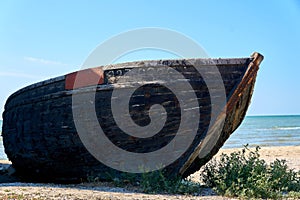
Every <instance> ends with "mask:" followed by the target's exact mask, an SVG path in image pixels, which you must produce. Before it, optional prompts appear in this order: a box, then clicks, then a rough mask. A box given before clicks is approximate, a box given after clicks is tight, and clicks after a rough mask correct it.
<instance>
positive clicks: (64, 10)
mask: <svg viewBox="0 0 300 200" xmlns="http://www.w3.org/2000/svg"><path fill="white" fill-rule="evenodd" d="M142 27H160V28H167V29H171V30H175V31H178V32H180V33H182V34H184V35H186V36H188V37H190V38H192V39H193V40H195V41H196V42H197V43H199V44H200V45H201V46H202V47H203V48H204V49H205V50H206V52H207V53H208V54H209V56H211V57H245V56H249V55H250V54H251V53H252V52H253V51H258V52H260V53H262V54H263V55H264V56H265V60H264V61H263V63H262V65H261V69H260V71H259V74H258V78H257V84H256V88H255V92H254V96H253V99H252V104H251V106H250V109H249V111H248V115H264V114H268V115H269V114H300V106H299V102H300V92H299V86H300V76H299V75H300V66H299V61H298V60H299V56H300V50H299V48H300V2H299V1H298V0H285V1H254V0H252V1H214V0H211V1H196V0H195V1H188V0H187V1H175V0H165V1H161V0H160V1H159V0H153V1H145V0H139V1H133V0H132V1H121V0H120V1H58V0H57V1H30V0H28V1H1V3H0V85H1V87H0V94H1V95H0V112H1V113H2V112H3V107H4V103H5V101H6V99H7V97H8V96H9V95H10V94H11V93H13V92H15V91H16V90H18V89H20V88H22V87H24V86H26V85H28V84H31V83H35V82H38V81H41V80H44V79H47V78H52V77H55V76H59V75H63V74H66V73H69V72H72V71H75V70H78V69H79V68H80V65H81V64H82V63H83V61H84V60H85V59H86V57H87V56H88V55H89V53H90V52H91V51H92V50H93V49H94V48H95V47H96V46H98V45H99V44H100V43H101V42H104V41H105V40H107V39H109V38H111V37H112V36H114V35H116V34H119V33H121V32H124V31H128V30H132V29H137V28H142ZM169 56H170V57H172V56H173V55H169V54H166V53H161V52H152V51H148V52H147V51H145V52H143V53H136V54H135V55H132V56H128V57H127V60H132V59H156V58H157V59H159V58H167V57H169ZM125 60H126V59H125Z"/></svg>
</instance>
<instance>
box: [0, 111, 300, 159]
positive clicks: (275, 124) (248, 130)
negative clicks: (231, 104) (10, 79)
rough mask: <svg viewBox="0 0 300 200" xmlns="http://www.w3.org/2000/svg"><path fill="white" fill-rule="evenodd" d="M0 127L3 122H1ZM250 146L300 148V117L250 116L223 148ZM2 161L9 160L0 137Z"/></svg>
mask: <svg viewBox="0 0 300 200" xmlns="http://www.w3.org/2000/svg"><path fill="white" fill-rule="evenodd" d="M0 127H2V121H1V120H0ZM246 144H249V146H253V147H254V146H261V147H264V146H299V145H300V115H297V116H296V115H294V116H248V117H246V118H245V119H244V121H243V123H242V124H241V126H240V127H239V128H238V129H237V130H236V131H235V132H234V133H232V134H231V136H230V138H229V139H228V140H227V141H226V143H225V144H224V146H223V147H222V148H241V147H243V146H244V145H246ZM0 159H7V157H6V155H5V153H4V148H3V145H2V138H1V137H0Z"/></svg>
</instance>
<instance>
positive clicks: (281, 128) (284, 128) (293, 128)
mask: <svg viewBox="0 0 300 200" xmlns="http://www.w3.org/2000/svg"><path fill="white" fill-rule="evenodd" d="M272 129H273V130H300V127H299V126H296V127H273V128H272Z"/></svg>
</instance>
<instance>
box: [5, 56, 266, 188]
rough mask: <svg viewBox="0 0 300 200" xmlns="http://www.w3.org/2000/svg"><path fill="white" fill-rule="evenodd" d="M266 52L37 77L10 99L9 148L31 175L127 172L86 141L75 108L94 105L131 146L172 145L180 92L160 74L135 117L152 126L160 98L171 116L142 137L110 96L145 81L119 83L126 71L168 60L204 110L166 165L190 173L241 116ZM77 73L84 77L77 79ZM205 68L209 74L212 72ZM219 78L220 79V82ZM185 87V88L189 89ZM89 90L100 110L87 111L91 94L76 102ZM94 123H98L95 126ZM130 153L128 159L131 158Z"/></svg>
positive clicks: (135, 104)
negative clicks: (124, 123)
mask: <svg viewBox="0 0 300 200" xmlns="http://www.w3.org/2000/svg"><path fill="white" fill-rule="evenodd" d="M262 60H263V56H262V55H260V54H259V53H253V54H252V56H251V57H247V58H230V59H221V58H219V59H182V60H157V61H139V62H130V63H123V64H115V65H109V66H104V67H97V68H91V69H86V70H81V71H78V72H74V73H71V74H67V75H65V76H60V77H57V78H53V79H50V80H46V81H43V82H39V83H36V84H33V85H30V86H28V87H25V88H23V89H21V90H19V91H17V92H15V93H14V94H12V95H11V96H10V97H9V98H8V100H7V102H6V105H5V111H4V113H3V132H2V135H3V143H4V147H5V152H6V154H7V156H8V158H9V160H11V162H12V165H13V167H14V168H15V169H16V171H17V173H18V174H19V175H20V176H22V177H23V178H25V179H30V180H37V181H46V182H74V181H81V180H87V179H88V177H90V176H97V177H98V178H99V179H101V180H105V179H110V178H112V177H120V176H121V174H122V173H123V171H122V170H118V169H116V168H113V167H109V166H107V165H106V164H104V163H103V162H100V161H99V159H96V158H95V156H94V155H92V154H91V153H90V151H89V150H88V149H87V148H86V147H85V145H84V142H83V141H82V137H81V136H80V134H79V133H78V130H77V128H78V127H77V128H76V120H74V116H73V115H74V112H76V110H77V111H79V113H81V112H83V113H89V112H95V113H96V117H97V120H98V123H99V124H100V126H101V128H102V130H103V131H104V133H105V134H106V136H107V137H108V138H109V139H110V140H111V141H112V143H113V144H115V145H116V146H118V147H119V148H122V149H123V150H125V151H128V152H134V153H137V154H138V153H147V152H154V151H157V150H158V149H160V148H162V147H164V146H166V145H168V144H169V143H170V141H172V139H174V137H175V135H176V133H177V131H178V130H179V128H180V123H181V121H180V115H181V114H182V113H181V111H180V109H179V108H180V105H178V104H179V103H180V100H178V99H176V96H175V97H174V94H172V91H170V90H168V89H166V87H164V86H162V85H161V83H160V82H158V81H150V82H147V81H144V82H143V83H142V84H141V86H140V87H139V88H138V89H137V90H136V91H135V92H134V94H133V95H132V96H131V101H130V105H129V107H130V109H129V110H130V115H131V118H132V119H133V120H134V121H135V123H136V124H138V125H139V126H146V125H147V124H149V123H150V122H151V119H150V118H149V109H150V107H151V106H152V105H154V104H160V105H162V106H164V108H165V111H166V112H167V117H166V122H165V125H164V126H163V129H162V130H161V131H160V132H159V133H158V134H156V135H154V136H152V137H149V138H138V137H133V136H131V135H128V134H124V132H122V130H121V129H120V128H119V127H118V125H117V124H116V121H115V120H114V116H113V114H112V108H111V107H112V106H111V98H112V93H113V91H114V90H117V91H119V90H120V91H123V90H124V91H126V89H127V88H128V87H131V86H132V85H134V84H136V83H137V82H138V81H137V80H135V79H134V78H132V77H129V78H128V79H126V78H125V79H124V80H125V81H123V82H122V83H119V82H118V80H120V79H121V78H124V77H126V76H127V75H126V74H127V73H126V72H130V71H133V69H138V70H143V69H145V68H147V69H149V70H150V71H153V70H154V71H155V70H159V69H160V68H161V67H168V68H171V69H175V70H176V71H177V72H180V73H181V74H183V76H184V77H185V79H186V80H187V81H188V83H190V85H191V87H192V88H193V92H194V94H195V95H196V97H197V103H198V108H197V109H199V110H200V115H199V118H198V119H197V118H194V117H193V116H191V117H190V120H189V121H196V122H197V124H198V125H199V126H197V129H196V132H195V133H194V134H195V135H194V137H193V140H192V141H191V144H190V145H189V146H188V148H186V149H185V150H186V151H185V152H183V153H182V154H178V158H176V159H175V160H174V161H173V162H172V163H170V164H168V165H166V166H165V167H164V171H165V173H166V174H167V175H168V176H169V177H172V176H175V175H180V176H182V177H186V176H188V175H190V174H192V173H194V172H195V171H197V170H199V169H200V167H201V166H203V165H204V164H205V163H207V162H208V161H209V160H210V159H211V158H212V156H213V155H215V154H216V153H217V152H218V150H219V149H220V148H221V147H222V145H223V144H224V142H225V141H226V139H228V137H229V136H230V134H231V133H232V132H234V130H235V129H236V128H237V127H238V126H239V125H240V124H241V122H242V120H243V118H244V116H245V114H246V111H247V108H248V106H249V104H250V99H251V96H252V92H253V88H254V84H255V79H256V75H257V71H258V69H259V65H260V63H261V61H262ZM195 64H197V67H198V68H197V69H204V71H202V72H201V73H199V71H197V69H196V68H195ZM199 67H200V68H199ZM215 69H217V71H216V70H215ZM147 73H148V72H147ZM159 73H160V74H162V75H163V76H170V77H169V79H172V75H170V71H165V70H161V71H159ZM205 73H206V74H205ZM78 74H81V76H82V77H83V78H81V79H79V81H78V79H77V82H76V77H77V78H78V77H79V76H78ZM218 74H219V76H220V77H221V79H222V86H221V87H219V83H218V84H214V83H215V82H217V80H216V77H217V78H218V76H216V75H218ZM205 76H208V77H210V78H209V79H207V78H206V80H205V78H204V77H205ZM214 77H215V78H214ZM172 81H173V82H171V84H176V82H177V81H181V80H179V79H172ZM142 85H143V86H142ZM209 85H211V88H209V87H210V86H209ZM214 85H215V86H216V85H217V86H218V87H216V88H214ZM222 89H223V90H224V95H225V102H224V104H222V102H221V104H218V106H219V108H217V109H215V110H214V107H216V106H217V105H215V104H216V103H215V102H216V101H215V100H212V99H211V98H212V97H211V95H212V93H213V91H214V90H222ZM178 90H181V89H180V88H178ZM181 92H186V91H184V90H183V89H182V91H181ZM221 92H222V91H221ZM90 93H94V98H95V99H94V102H92V101H90V103H91V104H92V106H94V110H93V109H92V110H91V111H89V110H88V111H87V109H86V107H85V105H86V104H88V103H89V102H88V103H87V102H82V103H80V102H79V103H78V102H77V103H76V102H75V103H74V99H73V102H72V98H74V95H77V96H79V97H80V96H82V97H84V95H85V94H90ZM216 98H218V97H216ZM147 113H148V114H147ZM80 119H81V120H83V121H85V122H86V124H89V123H90V121H89V120H91V119H89V117H87V116H86V115H84V114H82V116H80ZM149 120H150V121H149ZM87 129H90V130H91V131H93V130H94V129H95V130H96V128H95V127H91V126H87ZM183 131H185V130H183ZM108 151H109V149H108ZM175 152H176V149H174V154H175ZM102 153H103V154H105V153H107V152H102ZM158 156H159V155H158ZM108 159H109V158H108ZM123 159H124V162H125V161H126V158H123ZM124 171H126V170H124ZM127 172H129V171H128V170H127Z"/></svg>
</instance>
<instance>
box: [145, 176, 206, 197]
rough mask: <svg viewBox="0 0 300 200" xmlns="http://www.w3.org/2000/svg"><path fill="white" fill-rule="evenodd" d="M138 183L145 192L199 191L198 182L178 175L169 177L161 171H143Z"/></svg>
mask: <svg viewBox="0 0 300 200" xmlns="http://www.w3.org/2000/svg"><path fill="white" fill-rule="evenodd" d="M140 185H141V188H142V190H143V191H144V192H146V193H169V194H195V193H196V194H198V193H200V191H201V186H200V184H199V183H194V182H192V181H190V180H187V179H184V180H182V179H181V178H180V177H174V178H172V179H169V178H166V176H165V175H164V174H163V171H154V172H149V173H143V174H142V177H141V181H140Z"/></svg>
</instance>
